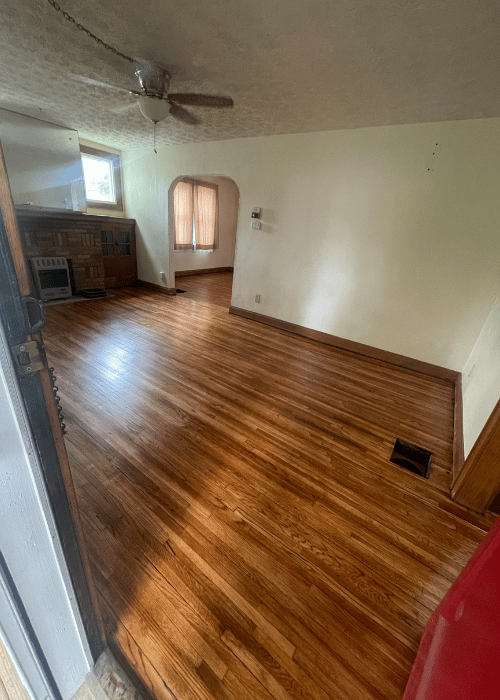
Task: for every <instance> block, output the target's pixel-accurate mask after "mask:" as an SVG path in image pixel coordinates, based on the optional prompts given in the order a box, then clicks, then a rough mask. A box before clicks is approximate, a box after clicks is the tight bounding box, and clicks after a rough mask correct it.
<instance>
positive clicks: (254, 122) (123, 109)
mask: <svg viewBox="0 0 500 700" xmlns="http://www.w3.org/2000/svg"><path fill="white" fill-rule="evenodd" d="M59 2H60V4H61V5H62V7H63V8H64V9H66V10H67V11H68V12H69V13H70V14H72V15H73V16H74V17H75V18H76V19H77V20H78V21H80V22H81V23H82V24H84V25H85V26H87V27H88V28H89V29H90V30H91V31H92V32H93V33H94V34H97V36H99V37H101V38H102V39H103V40H104V41H106V42H108V43H110V44H113V45H114V46H116V47H117V48H118V49H119V50H120V51H122V52H124V53H126V54H128V55H130V56H133V57H141V58H149V59H151V58H154V59H156V60H158V61H162V62H163V63H164V64H166V65H167V66H171V67H172V72H173V74H174V78H173V80H172V85H171V89H172V90H173V91H175V92H184V91H196V92H211V93H218V94H223V95H230V96H231V97H233V99H234V101H235V105H236V106H235V108H234V109H232V110H209V109H202V108H193V109H192V111H193V112H195V113H196V114H197V115H198V116H200V117H201V118H202V119H203V123H202V124H201V125H200V126H186V125H184V124H182V123H180V122H178V121H176V120H174V119H173V118H170V117H169V118H167V120H166V121H164V122H162V123H161V124H160V125H159V127H158V142H159V143H163V144H172V143H187V142H190V141H207V140H218V139H227V138H236V137H244V136H259V135H269V134H284V133H298V132H307V131H324V130H329V129H345V128H356V127H362V126H376V125H385V124H403V123H414V122H426V121H440V120H451V119H472V118H479V117H493V116H500V91H499V79H500V41H499V36H500V31H499V30H500V4H499V3H498V0H476V2H474V3H472V2H470V1H469V0H439V1H436V0H358V1H357V2H356V0H337V1H334V0H293V1H291V0H239V1H237V0H210V1H208V0H141V2H136V0H121V1H117V0H100V1H99V2H97V0H59ZM0 19H1V27H0V57H1V62H2V70H1V72H0V107H5V108H7V109H11V110H14V111H18V112H22V113H24V114H30V115H32V116H39V117H40V118H42V119H46V120H48V121H54V122H56V123H59V124H63V125H65V126H68V127H72V128H75V129H78V131H79V132H80V135H81V136H82V137H85V138H89V139H92V140H94V141H98V142H101V143H104V144H108V145H111V146H115V147H118V148H124V147H131V146H136V145H141V144H144V145H146V144H151V138H152V136H151V135H152V125H151V124H150V123H148V122H147V121H146V120H145V119H144V117H142V116H141V115H140V113H139V110H138V107H137V105H135V104H134V98H133V97H132V96H129V95H127V94H125V93H120V92H118V91H114V90H112V89H110V88H105V87H100V86H97V85H95V84H88V83H86V82H84V81H83V80H81V79H79V77H78V76H84V77H86V78H90V79H91V80H94V81H100V82H104V83H110V84H113V85H117V86H121V87H124V88H131V89H137V87H138V84H137V83H136V79H135V77H134V75H133V67H132V65H131V64H130V63H128V62H126V61H124V60H123V59H120V58H118V57H116V56H114V55H113V54H112V53H110V52H109V51H106V50H105V49H104V48H102V47H101V46H99V45H97V44H96V43H95V42H93V41H92V40H91V39H89V38H88V37H87V36H86V35H84V34H83V33H82V32H80V31H78V30H77V29H76V27H75V25H73V24H70V23H69V22H67V21H66V20H65V19H64V18H63V17H62V15H61V14H60V13H57V12H55V11H54V10H53V8H52V7H51V6H50V5H49V4H48V2H47V1H46V0H2V5H1V8H0Z"/></svg>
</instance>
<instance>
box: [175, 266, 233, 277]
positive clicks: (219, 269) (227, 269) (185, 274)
mask: <svg viewBox="0 0 500 700" xmlns="http://www.w3.org/2000/svg"><path fill="white" fill-rule="evenodd" d="M211 272H234V267H207V268H205V269H203V270H179V271H178V272H176V273H175V276H176V277H188V276H189V275H209V274H210V273H211Z"/></svg>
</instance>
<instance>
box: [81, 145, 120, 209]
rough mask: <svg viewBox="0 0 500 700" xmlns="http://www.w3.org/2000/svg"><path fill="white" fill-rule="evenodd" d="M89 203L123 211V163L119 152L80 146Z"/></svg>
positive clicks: (96, 206)
mask: <svg viewBox="0 0 500 700" xmlns="http://www.w3.org/2000/svg"><path fill="white" fill-rule="evenodd" d="M80 154H81V157H82V166H83V179H84V183H85V197H86V200H87V205H88V206H90V207H94V208H99V209H117V210H119V211H123V200H122V188H121V164H120V156H119V155H118V153H107V152H106V151H100V150H97V149H96V148H90V147H89V146H83V145H82V146H80Z"/></svg>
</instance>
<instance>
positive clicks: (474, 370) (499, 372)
mask: <svg viewBox="0 0 500 700" xmlns="http://www.w3.org/2000/svg"><path fill="white" fill-rule="evenodd" d="M499 399H500V297H499V298H498V299H496V301H495V303H494V304H493V307H492V309H491V311H490V314H489V315H488V318H487V319H486V323H485V324H484V326H483V329H482V331H481V334H480V335H479V338H478V339H477V342H476V344H475V345H474V349H473V351H472V353H471V355H470V357H469V359H468V360H467V363H466V365H465V367H464V373H463V407H464V452H465V456H466V457H467V455H468V454H469V452H470V451H471V449H472V447H473V446H474V443H475V441H476V440H477V438H478V437H479V433H480V432H481V430H482V428H483V426H484V424H485V423H486V421H487V420H488V418H489V415H490V413H491V412H492V410H493V409H494V408H495V405H496V403H497V401H498V400H499Z"/></svg>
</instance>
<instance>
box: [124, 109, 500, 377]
mask: <svg viewBox="0 0 500 700" xmlns="http://www.w3.org/2000/svg"><path fill="white" fill-rule="evenodd" d="M436 144H437V145H436ZM123 158H124V180H125V190H126V196H127V207H128V214H129V216H132V217H134V218H136V219H137V221H138V225H139V226H138V228H139V239H140V240H139V247H138V250H139V253H138V255H139V277H140V278H141V279H144V280H147V281H150V282H155V283H156V284H165V283H164V282H162V280H161V277H160V275H159V272H160V271H165V270H167V269H168V264H169V251H168V247H167V245H166V231H167V228H168V221H167V218H168V206H167V191H168V187H169V185H170V183H171V182H172V181H173V180H174V179H175V178H176V177H179V176H181V175H184V174H186V173H197V174H199V175H203V174H213V173H218V174H223V175H226V176H228V177H231V178H232V179H233V180H234V181H235V182H236V184H237V185H238V187H239V189H240V214H239V223H238V232H237V242H236V260H235V281H234V288H233V300H232V303H233V304H234V305H235V306H239V307H242V308H245V309H250V310H253V311H257V312H260V313H263V314H267V315H269V316H274V317H277V318H280V319H284V320H286V321H290V322H292V323H297V324H301V325H303V326H307V327H310V328H315V329H317V330H321V331H324V332H327V333H331V334H333V335H337V336H340V337H343V338H348V339H350V340H354V341H358V342H362V343H366V344H368V345H371V346H374V347H377V348H382V349H385V350H390V351H392V352H396V353H401V354H403V355H406V356H409V357H412V358H416V359H420V360H425V361H427V362H431V363H435V364H438V365H442V366H445V367H448V368H451V369H455V370H462V368H463V367H464V365H465V363H466V361H467V358H468V357H469V355H470V353H471V351H472V348H473V346H474V343H475V341H476V339H477V337H478V335H479V333H480V331H481V328H482V326H483V325H484V322H485V320H486V317H487V315H488V313H489V310H490V309H491V306H492V304H493V301H494V299H495V298H496V296H497V295H498V292H499V291H500V290H499V279H500V278H499V270H500V237H499V236H498V229H499V223H500V197H499V196H498V191H499V184H500V119H485V120H474V121H462V122H441V123H434V124H415V125H403V126H392V127H376V128H369V129H359V130H352V131H333V132H323V133H312V134H299V135H287V136H273V137H263V138H250V139H238V140H232V141H218V142H210V143H197V144H188V145H183V146H172V147H163V148H160V149H158V156H157V157H154V156H153V155H152V154H151V152H150V149H138V150H133V151H127V152H125V153H124V154H123ZM253 206H260V207H262V209H263V215H262V223H263V226H262V229H261V230H260V231H255V230H253V229H251V228H250V223H251V219H250V212H251V208H252V207H253ZM166 286H173V284H170V285H169V284H168V282H167V283H166ZM256 293H258V294H261V297H262V303H261V304H256V303H255V302H254V296H255V294H256Z"/></svg>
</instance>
